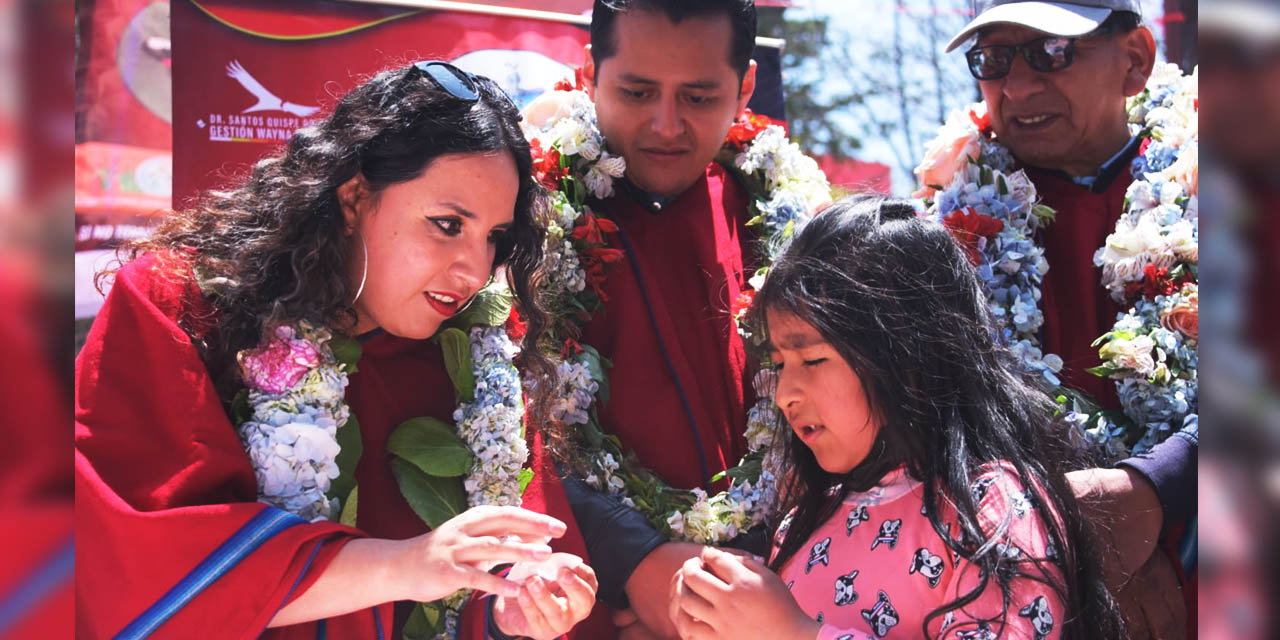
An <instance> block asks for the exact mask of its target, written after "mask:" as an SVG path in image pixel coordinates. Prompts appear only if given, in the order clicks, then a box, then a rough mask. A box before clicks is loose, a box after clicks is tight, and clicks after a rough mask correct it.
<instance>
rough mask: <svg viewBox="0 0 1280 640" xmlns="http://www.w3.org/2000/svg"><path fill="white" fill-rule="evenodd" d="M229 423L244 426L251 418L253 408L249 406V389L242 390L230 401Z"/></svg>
mask: <svg viewBox="0 0 1280 640" xmlns="http://www.w3.org/2000/svg"><path fill="white" fill-rule="evenodd" d="M228 413H230V414H231V422H232V423H233V424H235V425H236V426H240V425H242V424H244V423H245V422H246V421H248V420H249V418H251V417H253V407H251V406H249V389H248V388H244V389H241V390H240V391H239V393H236V397H235V398H233V399H232V400H231V410H230V411H229V412H228Z"/></svg>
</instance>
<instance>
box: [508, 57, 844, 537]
mask: <svg viewBox="0 0 1280 640" xmlns="http://www.w3.org/2000/svg"><path fill="white" fill-rule="evenodd" d="M525 115H526V120H525V135H526V137H527V138H529V140H530V145H531V147H532V149H533V153H534V171H535V174H536V177H537V178H538V179H539V181H540V182H542V183H543V184H544V185H545V186H546V187H547V188H548V189H549V190H550V191H551V195H552V208H553V211H554V215H553V216H552V218H553V219H552V221H551V222H550V224H549V229H548V236H547V243H546V248H547V255H548V259H549V261H550V264H551V265H552V269H551V273H552V275H551V277H550V278H549V280H550V281H549V283H548V287H547V298H546V299H547V301H548V307H549V308H550V310H551V312H552V317H553V318H554V319H555V320H554V322H553V323H552V326H551V329H550V334H551V338H550V340H549V342H548V343H547V345H546V346H545V348H547V350H548V351H549V352H552V353H553V355H555V356H557V357H558V359H559V363H558V366H557V373H558V380H557V388H556V389H555V390H554V396H555V398H556V400H555V401H554V403H553V406H552V417H553V418H555V419H557V420H560V421H562V422H563V423H564V424H565V426H566V427H569V428H570V429H571V433H572V436H571V439H572V441H573V444H574V447H575V449H576V450H577V451H575V454H577V457H576V459H575V461H574V463H575V466H577V467H578V470H579V471H580V472H582V473H583V474H584V476H585V479H586V482H587V484H588V485H590V486H591V487H593V488H594V489H596V490H599V491H604V492H606V493H609V494H612V495H616V496H618V497H619V498H620V500H621V501H622V502H624V503H625V504H627V505H629V506H631V507H633V508H636V509H638V510H640V511H641V512H642V513H644V514H645V515H646V516H647V517H648V519H649V520H650V522H652V523H653V524H654V526H655V527H657V528H658V529H659V530H660V531H662V532H663V533H665V534H666V535H668V536H669V537H671V538H673V539H682V540H688V541H692V542H698V543H704V544H717V543H723V542H727V541H728V540H730V539H732V538H734V537H735V536H737V535H738V534H739V533H741V532H745V531H746V530H748V529H749V528H751V527H752V526H753V525H755V524H758V523H760V522H761V521H762V520H763V518H764V516H765V515H766V514H767V513H768V512H769V506H770V504H771V503H772V502H773V501H774V500H775V499H776V496H777V489H776V487H775V484H776V482H775V479H776V478H777V477H778V475H779V473H780V469H781V465H782V460H781V458H780V455H781V454H780V452H775V451H774V448H772V447H771V445H772V444H773V442H774V438H775V435H776V434H777V433H778V431H779V428H780V425H779V423H778V420H777V414H776V412H775V411H774V410H773V408H772V405H773V388H774V383H775V382H776V377H775V376H774V375H773V372H772V371H770V370H769V369H768V367H767V366H764V367H762V371H761V372H760V373H759V374H757V375H756V377H755V379H754V380H753V386H754V388H755V390H756V393H757V397H758V398H759V400H758V401H757V403H756V404H755V406H753V407H752V408H751V409H750V411H749V413H748V421H747V426H746V432H745V435H746V440H747V444H748V450H749V452H748V454H747V455H746V456H744V457H743V459H742V460H741V461H740V463H739V464H738V465H737V466H736V467H734V468H732V469H729V470H726V471H724V472H722V473H720V474H718V475H717V476H715V478H713V480H720V479H722V478H728V479H729V483H730V485H729V489H728V490H726V491H722V492H720V493H717V494H715V495H708V494H707V492H706V491H704V490H703V489H701V488H695V489H692V490H682V489H677V488H674V487H671V486H670V485H668V484H666V483H665V482H664V481H663V480H662V479H661V478H659V477H658V476H657V475H656V474H655V473H653V472H652V471H650V470H648V469H646V468H644V467H643V466H642V465H640V463H639V461H638V460H636V458H635V456H634V455H633V454H629V453H624V452H623V449H622V445H621V442H620V441H619V440H618V438H617V437H616V436H613V435H609V434H608V433H606V432H605V431H604V429H603V428H602V427H601V426H600V423H599V420H598V417H597V407H598V405H599V404H600V403H603V402H607V401H608V397H609V380H608V377H607V375H606V374H605V371H606V370H607V368H608V367H609V366H611V363H609V362H608V360H606V359H605V358H603V357H602V356H601V355H600V354H599V352H598V351H596V350H595V349H594V348H592V347H591V346H590V345H585V344H581V343H579V342H578V341H577V340H576V337H577V336H579V335H581V328H582V326H583V325H585V324H586V323H587V321H589V320H590V319H591V317H592V316H594V315H595V314H596V313H597V312H598V311H599V310H600V309H601V308H602V307H603V304H604V302H605V301H607V295H606V293H605V291H604V289H603V284H604V280H605V277H606V270H607V267H609V266H610V265H612V264H615V263H617V262H618V261H620V260H621V259H622V258H623V257H624V254H623V253H622V251H620V250H618V249H614V248H610V247H609V246H608V241H607V239H606V236H605V234H606V233H610V232H615V231H617V225H616V224H614V223H613V222H612V221H610V220H608V219H606V218H600V217H598V216H597V215H596V214H595V213H594V212H593V211H592V210H591V207H590V206H589V205H588V199H589V198H588V197H589V196H590V197H593V198H597V199H603V198H607V197H609V196H611V195H612V194H613V192H614V186H613V182H614V180H616V179H618V178H621V177H622V176H623V175H624V173H625V170H626V162H625V161H624V160H623V159H622V158H620V157H617V156H612V155H610V154H609V153H608V151H606V150H605V141H604V138H603V136H602V135H601V133H600V131H599V128H598V126H597V124H596V115H595V105H594V104H592V102H591V100H590V98H588V97H587V95H586V93H585V92H583V91H582V85H581V78H580V76H579V77H578V79H577V81H576V82H574V83H570V82H568V81H565V82H562V83H559V84H557V85H556V90H555V91H552V92H549V93H548V94H546V95H544V96H543V97H542V98H540V99H539V100H537V101H535V103H534V104H532V105H530V107H528V108H527V109H526V113H525ZM717 160H718V161H719V162H720V163H721V164H722V165H724V166H725V167H726V168H727V169H729V170H730V171H732V172H734V173H735V174H736V175H737V176H738V177H739V178H740V179H741V180H742V181H743V183H744V184H745V185H746V186H747V189H748V192H749V194H750V195H751V204H750V208H751V212H752V213H753V214H754V215H753V217H752V219H751V220H750V221H749V222H748V223H747V224H748V226H751V227H754V228H756V229H758V231H759V233H760V235H761V238H762V239H763V240H764V241H765V242H764V246H765V253H766V255H765V256H764V257H765V259H766V264H771V263H772V262H773V259H774V257H775V256H776V255H777V253H778V252H779V251H780V249H781V247H782V245H783V244H784V243H785V241H786V239H787V238H789V237H790V236H791V235H792V234H794V232H795V230H796V228H797V227H798V226H799V225H801V224H803V223H804V222H805V221H806V220H808V219H809V217H811V216H812V215H813V212H815V211H816V210H817V209H818V208H820V207H821V206H822V205H824V204H826V203H828V202H830V186H829V184H828V183H827V180H826V176H825V175H823V173H822V171H821V170H820V169H819V168H818V165H817V163H816V162H815V161H814V160H813V159H812V158H809V157H807V156H805V155H804V154H803V153H801V151H800V149H799V147H798V146H797V145H795V144H794V143H791V142H789V141H788V140H787V135H786V132H785V130H784V129H783V128H782V127H781V126H779V125H777V124H775V123H773V122H772V121H771V120H770V119H768V118H766V117H763V116H758V115H755V114H752V113H750V112H749V111H748V112H746V113H744V115H743V116H742V117H741V118H739V120H738V121H736V122H735V123H734V124H733V125H732V127H731V128H730V131H729V134H728V138H727V139H726V141H725V145H724V147H723V148H722V149H721V152H720V155H719V156H718V157H717ZM767 271H768V268H767V267H764V268H762V269H760V270H759V271H758V272H757V273H756V274H754V276H753V277H752V278H751V280H750V285H751V287H752V288H751V289H748V290H747V291H744V292H743V294H742V295H741V296H739V297H738V299H737V300H734V301H732V304H731V307H732V308H731V313H732V315H733V317H734V318H735V320H736V321H738V322H737V323H738V327H739V332H740V333H742V334H743V336H744V337H745V338H750V335H749V334H748V333H747V331H746V329H745V328H743V327H742V325H741V319H742V316H743V315H744V314H745V310H746V308H747V307H748V306H750V303H751V299H752V296H753V295H754V289H758V288H759V285H760V284H761V283H762V282H763V279H764V277H765V275H766V273H767Z"/></svg>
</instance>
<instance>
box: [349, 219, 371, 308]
mask: <svg viewBox="0 0 1280 640" xmlns="http://www.w3.org/2000/svg"><path fill="white" fill-rule="evenodd" d="M356 235H358V236H360V252H361V253H363V254H364V273H362V274H361V275H360V287H359V288H358V289H356V297H355V298H352V299H351V304H355V303H356V300H359V299H360V294H362V293H364V283H365V282H367V281H368V280H369V245H367V244H365V242H364V234H362V233H360V230H359V229H357V230H356Z"/></svg>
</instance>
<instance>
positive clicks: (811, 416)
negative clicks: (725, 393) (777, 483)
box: [767, 311, 880, 474]
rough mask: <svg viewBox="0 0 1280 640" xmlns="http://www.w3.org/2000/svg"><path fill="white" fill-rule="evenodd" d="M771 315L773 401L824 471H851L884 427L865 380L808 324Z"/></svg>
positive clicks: (775, 314)
mask: <svg viewBox="0 0 1280 640" xmlns="http://www.w3.org/2000/svg"><path fill="white" fill-rule="evenodd" d="M767 320H768V323H769V336H770V342H771V345H770V349H771V357H772V358H773V362H774V364H775V365H776V367H777V370H778V390H777V393H776V394H775V396H774V402H776V403H777V405H778V408H779V409H781V410H782V412H783V413H784V414H785V415H786V416H787V422H789V423H790V424H791V428H792V429H793V430H795V432H796V436H798V437H799V438H800V440H801V441H802V442H804V444H805V445H806V446H808V447H809V449H811V450H812V451H813V455H814V457H816V458H817V459H818V464H819V465H820V466H821V467H822V468H823V469H824V470H826V471H827V472H829V473H835V474H843V473H848V472H849V471H850V470H852V469H853V468H854V467H856V466H858V463H860V462H862V461H863V460H864V459H865V458H866V457H867V454H869V453H870V452H871V444H872V443H873V442H875V438H876V434H877V433H879V430H880V424H879V423H878V422H877V421H876V418H875V416H874V415H873V414H872V411H871V407H870V405H869V404H868V403H867V396H866V393H864V392H863V389H862V381H861V380H859V379H858V374H856V373H854V371H853V367H850V366H849V363H848V362H846V361H845V359H844V358H843V357H841V356H840V353H839V352H837V351H836V349H835V347H833V346H831V345H830V344H829V343H827V342H826V341H825V340H824V339H823V338H822V335H821V334H819V333H818V330H817V329H814V328H813V326H812V325H810V324H809V323H807V322H805V321H803V320H801V319H799V318H797V317H796V316H794V315H792V314H789V313H779V312H775V311H769V312H768V313H767Z"/></svg>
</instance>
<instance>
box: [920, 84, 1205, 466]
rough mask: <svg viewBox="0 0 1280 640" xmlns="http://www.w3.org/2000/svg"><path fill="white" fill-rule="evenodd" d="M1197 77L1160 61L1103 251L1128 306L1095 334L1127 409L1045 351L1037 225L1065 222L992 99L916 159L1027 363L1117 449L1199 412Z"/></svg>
mask: <svg viewBox="0 0 1280 640" xmlns="http://www.w3.org/2000/svg"><path fill="white" fill-rule="evenodd" d="M1196 82H1197V75H1196V74H1195V73H1193V74H1192V75H1189V76H1183V75H1182V73H1181V71H1179V70H1178V68H1177V66H1175V65H1172V64H1161V65H1158V66H1157V67H1156V69H1155V72H1154V73H1153V75H1152V77H1151V79H1150V81H1149V82H1148V84H1147V87H1146V89H1145V90H1144V91H1143V92H1142V93H1141V94H1139V95H1137V96H1135V97H1133V98H1131V99H1130V100H1129V102H1128V105H1127V110H1128V115H1129V122H1130V125H1131V127H1133V129H1134V130H1135V132H1136V133H1137V135H1139V136H1142V138H1143V140H1142V142H1141V147H1140V152H1139V155H1138V157H1137V158H1136V159H1135V160H1134V161H1133V165H1132V171H1133V174H1134V176H1135V180H1134V182H1133V184H1132V185H1130V187H1129V189H1128V192H1127V193H1126V196H1125V210H1124V213H1123V214H1122V216H1121V218H1120V220H1119V221H1118V222H1117V225H1116V229H1115V231H1114V232H1113V233H1111V234H1110V235H1109V236H1108V237H1107V241H1106V244H1105V245H1104V246H1103V247H1101V248H1100V249H1098V251H1097V252H1096V254H1095V256H1094V263H1095V264H1096V265H1098V266H1100V267H1102V271H1103V278H1102V283H1101V284H1102V286H1103V287H1104V288H1105V289H1106V290H1107V291H1108V292H1109V293H1110V294H1111V296H1112V298H1113V299H1115V300H1116V301H1117V302H1119V303H1121V304H1124V305H1127V306H1128V307H1129V311H1128V312H1127V313H1122V314H1120V316H1119V317H1118V319H1117V322H1116V324H1115V326H1114V327H1113V328H1112V330H1111V331H1109V332H1107V333H1106V334H1104V335H1103V336H1102V337H1100V338H1099V339H1098V341H1097V342H1095V345H1100V346H1101V348H1100V351H1099V355H1100V357H1101V359H1102V361H1103V364H1102V366H1100V367H1095V368H1094V369H1091V370H1090V372H1091V373H1094V374H1096V375H1099V376H1104V377H1108V378H1111V379H1113V380H1115V381H1116V389H1117V393H1118V395H1119V398H1120V401H1121V404H1122V405H1123V407H1124V411H1123V415H1118V414H1117V413H1116V412H1108V411H1099V410H1098V409H1097V406H1096V404H1095V403H1094V402H1093V401H1091V400H1090V399H1088V398H1085V397H1083V396H1082V395H1081V394H1079V393H1078V392H1075V391H1072V390H1069V389H1066V388H1064V387H1062V385H1061V382H1060V380H1059V379H1058V377H1057V374H1058V372H1060V371H1061V367H1062V359H1061V358H1059V357H1058V356H1056V355H1054V354H1044V353H1042V352H1041V350H1040V345H1039V339H1038V332H1039V329H1040V326H1041V325H1042V324H1043V322H1044V315H1043V313H1042V311H1041V310H1040V308H1039V301H1040V290H1041V283H1042V281H1043V277H1044V273H1045V272H1046V271H1047V270H1048V268H1049V265H1048V264H1047V263H1046V261H1045V259H1044V251H1043V249H1042V248H1041V247H1039V246H1038V245H1036V244H1035V239H1034V234H1035V233H1036V232H1037V231H1039V230H1040V229H1043V228H1045V227H1047V226H1048V225H1050V224H1051V223H1052V222H1053V216H1054V212H1053V210H1052V209H1050V208H1048V207H1046V206H1044V205H1041V204H1039V203H1038V201H1037V195H1036V190H1035V186H1034V185H1032V184H1031V182H1030V180H1028V178H1027V176H1026V174H1025V173H1024V172H1023V171H1021V170H1018V169H1016V163H1015V161H1014V159H1013V157H1012V156H1011V155H1010V153H1009V151H1008V149H1006V148H1005V147H1003V146H1002V145H1001V144H1000V143H999V142H998V141H997V140H996V138H995V134H994V132H993V130H992V128H991V123H990V119H989V116H988V115H987V113H986V106H985V105H984V104H981V103H979V104H976V105H973V106H971V107H970V108H969V109H968V110H966V111H962V112H957V113H955V114H953V115H952V117H951V118H950V119H949V120H948V121H947V123H946V124H945V125H943V127H942V128H941V129H940V131H939V136H938V138H937V139H935V140H934V141H933V142H931V143H929V144H928V145H927V147H926V153H925V159H924V161H922V162H921V164H920V166H919V167H917V168H916V173H917V175H918V176H919V177H920V182H921V183H922V184H923V185H925V186H924V187H922V188H921V189H920V190H919V191H917V192H916V193H915V194H914V195H915V196H916V197H921V198H924V199H925V200H926V204H927V205H928V209H927V211H926V213H925V215H927V216H928V217H930V218H932V219H933V220H936V221H937V222H939V223H941V224H943V225H945V226H946V227H947V228H948V229H949V230H951V232H952V233H953V234H954V235H955V237H956V238H957V240H958V241H959V242H960V243H961V246H963V247H964V248H965V249H966V251H967V252H968V254H969V257H970V259H971V260H972V261H973V263H974V264H975V265H977V267H978V273H979V277H980V278H981V279H982V280H983V283H984V284H985V285H986V289H987V301H988V304H989V306H990V308H991V311H992V314H993V315H994V316H995V317H996V318H997V320H998V321H999V322H1000V324H1001V330H1002V333H1003V336H1004V339H1005V341H1006V342H1007V343H1008V344H1009V345H1010V347H1011V349H1012V350H1013V351H1014V353H1015V354H1016V355H1017V356H1018V357H1019V360H1020V362H1021V363H1022V365H1023V367H1024V369H1026V370H1027V371H1028V372H1029V373H1031V374H1032V375H1033V376H1037V377H1038V379H1040V380H1041V381H1042V383H1043V385H1044V386H1045V388H1046V389H1047V390H1050V391H1053V392H1055V393H1056V394H1057V395H1058V400H1059V403H1060V404H1061V405H1062V406H1063V411H1064V412H1065V414H1066V419H1067V420H1069V421H1071V422H1073V423H1075V424H1077V425H1079V427H1080V429H1081V431H1082V433H1083V434H1084V435H1085V437H1086V438H1087V439H1088V440H1090V441H1092V442H1094V443H1096V444H1098V445H1101V446H1102V447H1103V448H1104V449H1105V451H1106V452H1107V453H1108V455H1109V456H1110V457H1112V458H1115V459H1119V458H1122V457H1125V456H1127V455H1129V454H1131V453H1136V452H1141V451H1145V450H1147V449H1149V448H1150V447H1152V446H1154V445H1155V444H1156V443H1157V442H1159V441H1161V440H1163V439H1164V438H1165V437H1167V436H1168V435H1169V434H1170V433H1172V432H1173V431H1175V430H1177V429H1178V428H1181V427H1182V426H1184V425H1186V424H1190V423H1192V422H1195V421H1197V419H1198V417H1197V413H1196V411H1197V400H1196V396H1197V376H1196V371H1197V367H1198V361H1197V357H1196V349H1197V346H1198V324H1199V322H1198V317H1199V293H1198V284H1197V282H1198V278H1197V263H1198V260H1199V251H1198V240H1199V224H1198V218H1199V216H1198V209H1199V206H1198V201H1197V197H1196V191H1197V180H1198V178H1197V175H1198V164H1197V147H1198V144H1199V142H1198V141H1199V133H1198V128H1197V124H1196V122H1197V119H1196V112H1197V110H1198V97H1197V89H1196Z"/></svg>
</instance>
